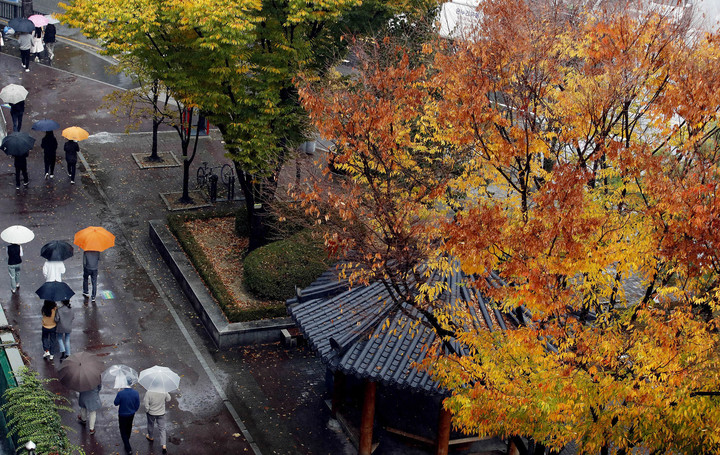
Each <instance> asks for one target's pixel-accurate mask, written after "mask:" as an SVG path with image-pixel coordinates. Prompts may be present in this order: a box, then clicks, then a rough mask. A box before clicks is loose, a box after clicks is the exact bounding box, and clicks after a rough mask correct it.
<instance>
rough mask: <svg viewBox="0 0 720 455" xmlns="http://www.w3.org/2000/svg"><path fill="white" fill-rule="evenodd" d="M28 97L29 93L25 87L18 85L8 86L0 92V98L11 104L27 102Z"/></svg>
mask: <svg viewBox="0 0 720 455" xmlns="http://www.w3.org/2000/svg"><path fill="white" fill-rule="evenodd" d="M27 96H28V91H27V89H26V88H25V87H23V86H22V85H18V84H8V85H6V86H5V87H3V89H2V90H0V98H2V100H3V101H5V102H6V103H9V104H15V103H19V102H20V101H25V98H27Z"/></svg>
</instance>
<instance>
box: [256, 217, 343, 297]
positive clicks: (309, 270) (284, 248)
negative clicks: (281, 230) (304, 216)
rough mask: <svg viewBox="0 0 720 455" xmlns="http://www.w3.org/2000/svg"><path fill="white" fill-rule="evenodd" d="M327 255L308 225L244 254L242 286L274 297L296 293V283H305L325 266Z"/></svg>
mask: <svg viewBox="0 0 720 455" xmlns="http://www.w3.org/2000/svg"><path fill="white" fill-rule="evenodd" d="M330 263H331V261H330V260H329V259H328V257H327V254H326V252H325V248H324V245H323V243H322V241H320V240H319V239H316V238H314V237H313V235H312V232H311V231H310V230H309V229H306V230H303V231H301V232H299V233H297V234H294V235H292V236H290V237H289V238H287V239H285V240H280V241H277V242H274V243H270V244H268V245H265V246H263V247H260V248H258V249H256V250H255V251H253V252H252V253H250V254H248V255H247V257H246V258H245V262H244V269H245V275H244V279H245V286H246V287H247V289H248V290H250V291H252V292H253V293H255V294H257V295H258V296H261V297H265V298H268V299H273V300H285V299H288V298H290V297H292V296H294V295H295V287H296V286H298V287H301V288H302V287H305V286H308V285H309V284H310V283H312V282H313V281H314V280H315V279H316V278H317V277H318V276H320V275H321V274H322V273H323V272H325V271H326V270H327V268H328V267H329V266H330Z"/></svg>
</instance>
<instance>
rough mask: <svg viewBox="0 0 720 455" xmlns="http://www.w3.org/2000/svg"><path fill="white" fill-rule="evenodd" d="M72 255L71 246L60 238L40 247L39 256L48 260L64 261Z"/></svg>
mask: <svg viewBox="0 0 720 455" xmlns="http://www.w3.org/2000/svg"><path fill="white" fill-rule="evenodd" d="M72 255H73V246H72V245H70V244H69V243H67V242H64V241H62V240H53V241H52V242H48V243H46V244H45V245H43V247H42V248H40V256H42V257H44V258H45V259H47V260H48V261H64V260H65V259H68V258H71V257H72Z"/></svg>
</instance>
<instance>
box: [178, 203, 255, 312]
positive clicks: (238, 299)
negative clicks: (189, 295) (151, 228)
mask: <svg viewBox="0 0 720 455" xmlns="http://www.w3.org/2000/svg"><path fill="white" fill-rule="evenodd" d="M185 226H186V227H187V228H188V230H189V231H190V233H191V234H192V235H193V237H194V238H195V241H196V242H197V243H198V245H199V246H200V248H202V249H203V251H204V252H205V255H206V256H207V258H208V260H209V261H210V262H211V263H212V264H213V267H214V269H215V272H216V273H217V274H218V276H219V277H220V280H221V281H222V282H223V284H224V285H225V287H226V288H227V290H228V292H229V293H230V295H231V296H232V297H233V300H234V301H235V305H237V308H239V309H245V308H250V307H257V306H258V304H262V303H263V301H262V300H258V299H256V298H254V297H252V296H250V295H249V294H248V293H247V291H246V290H245V285H244V284H243V279H242V278H243V262H242V255H243V252H244V251H245V250H246V249H247V247H248V239H247V237H238V236H237V235H236V234H235V219H234V218H233V217H224V218H211V219H207V220H189V221H186V222H185Z"/></svg>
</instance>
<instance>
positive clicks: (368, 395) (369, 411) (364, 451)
mask: <svg viewBox="0 0 720 455" xmlns="http://www.w3.org/2000/svg"><path fill="white" fill-rule="evenodd" d="M376 386H377V384H375V382H373V381H370V380H365V394H364V397H363V405H362V417H361V419H360V447H359V449H358V455H370V454H371V453H372V438H373V422H374V421H375V392H376V388H377V387H376Z"/></svg>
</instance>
